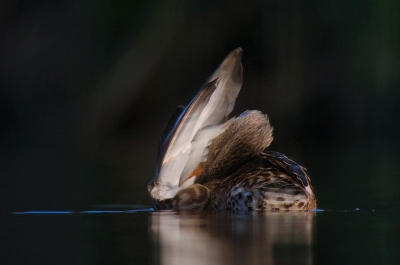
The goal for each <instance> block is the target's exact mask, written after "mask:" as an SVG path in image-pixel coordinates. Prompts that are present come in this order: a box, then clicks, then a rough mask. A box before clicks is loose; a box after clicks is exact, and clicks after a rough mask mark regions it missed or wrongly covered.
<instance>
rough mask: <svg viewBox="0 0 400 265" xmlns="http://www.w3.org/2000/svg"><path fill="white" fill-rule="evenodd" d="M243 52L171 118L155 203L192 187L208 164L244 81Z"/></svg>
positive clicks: (152, 190) (228, 59)
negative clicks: (193, 175) (194, 174)
mask: <svg viewBox="0 0 400 265" xmlns="http://www.w3.org/2000/svg"><path fill="white" fill-rule="evenodd" d="M241 57H242V49H240V48H237V49H235V50H234V51H232V52H231V53H230V54H229V55H228V56H227V57H226V59H225V60H224V61H223V62H222V64H221V65H220V67H219V68H218V69H217V70H216V71H215V72H214V74H213V75H212V76H211V77H210V78H209V79H208V80H207V82H206V83H207V84H206V85H205V86H204V88H203V89H202V90H201V91H200V92H199V93H198V94H197V95H196V97H195V98H194V99H193V100H192V101H191V102H190V104H189V105H188V106H187V107H186V108H184V109H181V108H180V109H178V110H177V111H176V112H175V113H174V114H173V115H172V117H171V119H170V121H169V122H168V125H167V126H166V131H165V132H164V133H163V136H162V139H161V142H160V144H159V157H158V161H159V162H158V164H157V168H156V176H155V178H154V179H153V180H152V181H151V182H150V184H149V186H148V189H149V192H150V193H151V196H152V197H153V198H154V199H156V200H165V199H169V198H172V197H174V195H175V194H176V192H177V191H178V190H179V189H181V188H183V187H187V186H188V185H190V184H193V182H194V180H195V178H191V179H189V180H188V179H187V178H188V177H189V176H190V175H191V173H192V172H193V171H195V170H196V168H197V167H199V165H200V164H201V162H204V161H205V157H206V155H207V151H208V146H209V145H210V143H211V141H212V140H213V139H214V138H215V137H216V136H218V135H219V134H221V133H222V132H223V131H224V130H225V129H226V128H227V127H228V125H229V121H228V123H225V124H224V122H226V120H227V118H228V115H229V114H230V112H231V111H232V109H233V107H234V105H235V101H236V97H237V95H238V93H239V91H240V88H241V85H242V79H243V73H242V71H243V70H242V65H241Z"/></svg>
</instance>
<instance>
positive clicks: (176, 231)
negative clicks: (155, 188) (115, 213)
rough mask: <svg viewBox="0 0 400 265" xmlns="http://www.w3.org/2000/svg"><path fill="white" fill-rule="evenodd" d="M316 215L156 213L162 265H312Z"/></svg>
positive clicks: (153, 218)
mask: <svg viewBox="0 0 400 265" xmlns="http://www.w3.org/2000/svg"><path fill="white" fill-rule="evenodd" d="M314 217H315V213H305V212H285V213H282V212H269V213H259V212H252V213H248V214H234V213H179V214H178V213H168V212H162V213H153V214H152V215H151V217H150V218H151V232H152V237H153V242H154V248H155V249H154V252H153V253H154V254H155V255H156V257H155V258H156V259H157V263H159V264H166V265H168V264H193V265H195V264H239V263H240V264H313V253H312V252H313V251H312V249H313V244H314Z"/></svg>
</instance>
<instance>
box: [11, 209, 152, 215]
mask: <svg viewBox="0 0 400 265" xmlns="http://www.w3.org/2000/svg"><path fill="white" fill-rule="evenodd" d="M153 211H154V209H153V208H144V209H132V210H87V211H21V212H12V214H16V215H24V214H25V215H26V214H32V215H69V214H116V213H118V214H120V213H138V212H153Z"/></svg>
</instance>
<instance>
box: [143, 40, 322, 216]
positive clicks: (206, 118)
mask: <svg viewBox="0 0 400 265" xmlns="http://www.w3.org/2000/svg"><path fill="white" fill-rule="evenodd" d="M241 53H242V51H241V49H240V48H238V49H236V50H235V51H233V52H232V53H231V54H230V55H229V56H228V57H227V58H226V59H225V61H224V62H223V63H222V65H221V66H220V68H219V69H217V71H216V72H215V73H214V75H213V76H212V77H211V78H210V80H211V82H209V83H208V84H207V85H206V86H205V88H204V89H203V90H202V91H200V93H199V94H198V95H197V96H196V97H195V98H194V99H193V100H192V102H191V103H190V104H189V106H187V107H186V108H185V109H184V108H183V107H181V108H178V110H177V111H176V112H175V113H174V114H173V115H172V116H171V120H170V121H169V122H168V125H167V127H166V131H165V132H164V134H163V137H162V139H161V142H160V146H159V163H158V166H157V169H156V177H155V179H154V180H153V181H152V182H150V184H149V187H148V189H149V192H150V194H151V196H152V197H153V202H154V207H155V209H157V210H169V209H173V210H195V209H200V210H201V209H204V210H206V209H208V210H238V211H248V210H260V211H263V210H303V211H305V210H313V209H315V208H316V200H315V196H314V194H313V191H312V188H311V185H310V178H309V174H308V172H307V170H306V169H305V168H304V167H303V166H302V165H301V164H300V163H298V162H296V161H295V160H293V159H290V158H288V157H286V156H285V155H283V154H281V153H277V152H270V151H265V148H266V147H268V146H269V144H270V143H271V141H272V139H273V137H272V130H273V128H272V126H271V125H270V123H269V119H268V116H267V115H264V114H262V113H261V112H260V111H254V110H253V111H246V112H244V113H242V114H241V115H240V116H238V117H235V118H232V119H230V120H227V117H228V115H229V113H230V112H231V110H232V108H233V105H234V103H235V99H236V96H237V94H238V92H239V90H240V86H241V82H242V67H241V64H240V59H241ZM210 80H209V81H210Z"/></svg>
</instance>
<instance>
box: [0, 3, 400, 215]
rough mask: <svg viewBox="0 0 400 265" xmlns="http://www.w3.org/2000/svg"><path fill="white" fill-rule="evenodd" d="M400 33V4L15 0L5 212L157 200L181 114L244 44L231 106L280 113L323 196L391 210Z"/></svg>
mask: <svg viewBox="0 0 400 265" xmlns="http://www.w3.org/2000/svg"><path fill="white" fill-rule="evenodd" d="M399 28H400V2H398V1H394V0H370V1H362V2H360V1H254V2H245V1H229V2H228V1H221V2H216V1H156V0H153V1H123V0H114V1H95V0H85V1H77V0H76V1H68V2H57V1H46V0H36V1H17V0H6V1H2V2H1V3H0V170H1V183H0V189H1V190H0V201H1V207H2V209H3V210H9V209H12V210H15V209H18V210H20V209H21V210H22V209H33V208H35V209H38V208H42V209H49V208H51V209H60V208H71V207H88V206H91V205H95V204H114V203H115V204H150V199H149V195H148V192H147V183H148V181H149V180H150V179H151V178H152V177H153V172H154V167H155V161H156V151H157V150H156V149H157V144H158V137H159V135H160V134H161V132H162V129H163V126H164V124H165V123H166V121H167V119H168V117H169V115H170V113H171V112H172V111H173V110H174V109H175V107H176V106H178V105H180V104H187V103H188V102H189V101H190V99H191V98H192V97H193V95H194V94H195V93H196V92H197V90H198V89H199V88H200V86H201V85H202V84H203V82H204V81H205V80H206V78H207V77H208V76H209V75H210V74H211V73H212V72H213V71H214V69H215V68H216V67H217V66H218V64H219V63H220V62H221V61H222V59H223V58H224V57H225V56H226V55H227V54H228V53H229V52H230V51H231V50H232V49H234V48H236V47H239V46H240V47H242V48H243V50H244V57H243V66H244V84H243V88H242V91H241V93H240V95H239V98H238V100H237V104H236V107H235V110H234V114H238V113H240V112H242V111H244V110H246V109H259V110H261V111H263V112H265V113H268V114H269V116H270V118H271V122H272V124H273V126H274V128H275V140H274V142H273V144H272V145H271V148H270V149H271V150H276V151H280V152H283V153H285V154H287V155H288V156H292V157H295V158H297V159H298V160H300V161H301V162H302V163H303V164H305V165H306V167H307V168H308V169H309V171H310V173H311V176H312V182H313V185H314V189H315V192H316V194H317V197H318V203H319V204H318V206H319V207H320V208H323V209H334V208H341V209H343V208H354V207H388V206H391V205H394V202H396V201H399V200H400V193H399V192H398V187H399V186H400V178H399V173H398V172H397V170H396V167H397V164H398V161H399V159H400V157H399V156H400V155H399V151H398V150H399V146H400V143H399V137H398V130H399V128H400V123H399V122H400V119H399V115H400V107H399V106H400V105H399V100H400V90H399V88H400V87H399V86H400V74H399V70H400V48H399V47H400V31H399Z"/></svg>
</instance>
